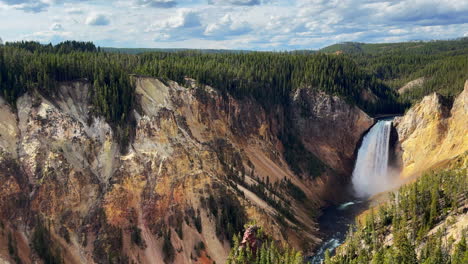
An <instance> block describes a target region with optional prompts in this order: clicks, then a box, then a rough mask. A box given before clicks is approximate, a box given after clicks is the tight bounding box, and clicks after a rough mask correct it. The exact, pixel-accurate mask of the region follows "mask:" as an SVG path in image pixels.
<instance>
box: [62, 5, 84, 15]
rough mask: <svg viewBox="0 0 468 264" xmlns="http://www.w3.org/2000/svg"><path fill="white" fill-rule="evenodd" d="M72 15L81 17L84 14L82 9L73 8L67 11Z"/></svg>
mask: <svg viewBox="0 0 468 264" xmlns="http://www.w3.org/2000/svg"><path fill="white" fill-rule="evenodd" d="M65 12H67V13H68V14H70V15H81V14H83V13H84V10H83V9H82V8H77V7H72V8H68V9H66V10H65Z"/></svg>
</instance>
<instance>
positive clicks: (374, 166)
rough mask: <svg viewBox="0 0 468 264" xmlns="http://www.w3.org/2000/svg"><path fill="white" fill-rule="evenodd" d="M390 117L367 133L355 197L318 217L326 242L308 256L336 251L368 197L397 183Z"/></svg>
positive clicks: (315, 260) (319, 258)
mask: <svg viewBox="0 0 468 264" xmlns="http://www.w3.org/2000/svg"><path fill="white" fill-rule="evenodd" d="M391 128H392V121H391V120H380V121H378V122H377V123H376V124H375V125H374V126H373V127H372V128H371V129H370V130H369V132H367V134H366V135H365V136H364V138H363V140H362V143H361V146H360V147H359V150H358V155H357V159H356V163H355V167H354V171H353V175H352V187H353V192H354V193H353V194H354V196H355V197H356V198H355V199H354V200H351V201H347V202H345V203H342V204H340V205H337V206H330V207H328V208H325V210H324V211H323V214H322V216H321V217H320V218H319V224H320V230H321V231H322V233H323V234H324V237H323V241H324V242H323V243H322V245H321V246H320V248H319V249H318V250H317V251H316V252H315V254H314V256H312V257H311V258H310V259H309V262H310V263H312V264H320V263H323V260H324V259H325V252H326V250H328V251H330V254H331V255H333V254H334V251H335V249H336V248H337V247H338V246H340V245H341V244H342V243H343V242H344V240H345V239H346V233H347V231H348V230H349V228H350V226H352V224H354V219H355V217H356V216H357V215H359V214H360V213H361V212H363V211H364V210H366V209H367V208H368V201H367V198H369V197H371V196H372V195H375V194H377V193H380V192H384V191H387V190H390V189H392V188H394V187H396V186H397V185H398V183H397V179H398V172H397V170H396V169H393V168H391V166H389V163H388V161H389V152H390V151H389V148H390V132H391Z"/></svg>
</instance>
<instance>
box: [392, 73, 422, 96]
mask: <svg viewBox="0 0 468 264" xmlns="http://www.w3.org/2000/svg"><path fill="white" fill-rule="evenodd" d="M426 81H427V79H426V77H421V78H417V79H415V80H412V81H410V82H408V83H406V84H405V85H403V86H402V87H400V89H398V93H399V94H402V93H404V92H406V91H410V90H412V89H413V88H416V87H421V86H422V85H423V84H424V82H426Z"/></svg>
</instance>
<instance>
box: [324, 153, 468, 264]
mask: <svg viewBox="0 0 468 264" xmlns="http://www.w3.org/2000/svg"><path fill="white" fill-rule="evenodd" d="M460 162H461V163H462V162H463V160H461V161H460ZM459 166H463V165H461V164H459ZM467 175H468V174H467V169H466V167H464V168H462V169H461V168H459V167H458V168H457V166H455V167H454V168H453V169H450V170H445V171H439V172H431V173H427V174H425V175H423V176H422V177H421V178H420V179H418V180H417V181H416V182H415V183H412V184H409V185H406V186H403V187H402V188H400V189H399V191H398V192H396V193H395V194H393V195H392V197H391V199H390V202H388V203H387V204H384V205H382V206H379V208H378V211H377V212H374V211H371V212H370V213H368V214H367V215H366V219H365V221H363V223H360V224H358V226H357V228H356V230H352V229H351V230H350V232H349V233H348V237H347V239H346V242H345V245H344V246H342V248H341V249H340V250H339V251H338V253H337V255H336V256H335V257H333V258H330V257H329V254H328V255H327V257H326V261H325V263H326V264H331V263H340V264H341V263H373V264H381V263H382V264H383V263H385V264H386V263H425V264H426V263H427V264H428V263H434V264H435V263H438V264H443V263H452V264H459V263H460V264H461V263H467V261H468V251H467V250H466V240H465V238H466V232H467V231H468V230H464V231H460V230H459V232H460V235H461V237H462V240H461V241H459V242H458V243H455V242H454V240H453V239H450V238H447V234H446V230H447V228H448V227H449V226H447V225H451V223H450V220H447V221H445V224H443V225H442V224H440V223H441V222H442V221H444V220H446V219H447V217H450V218H453V219H454V218H456V217H457V216H459V215H460V214H463V213H464V212H463V209H462V208H463V206H464V205H466V202H467V200H466V199H467V197H468V188H467V186H468V176H467ZM436 226H439V228H438V229H434V228H435V227H436ZM389 237H393V239H391V240H390V241H393V243H389V242H388V241H389V240H388V238H389Z"/></svg>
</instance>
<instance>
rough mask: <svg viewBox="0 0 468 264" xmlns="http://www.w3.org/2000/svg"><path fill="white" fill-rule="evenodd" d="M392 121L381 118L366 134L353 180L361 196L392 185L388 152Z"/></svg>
mask: <svg viewBox="0 0 468 264" xmlns="http://www.w3.org/2000/svg"><path fill="white" fill-rule="evenodd" d="M391 128H392V121H389V120H381V121H378V122H377V124H375V125H374V126H373V127H372V128H371V129H370V131H369V132H368V133H367V134H366V135H365V136H364V138H363V140H362V145H361V147H360V148H359V151H358V155H357V160H356V164H355V167H354V171H353V176H352V181H353V187H354V190H355V191H356V194H357V195H358V196H359V197H369V196H372V195H374V194H377V193H379V192H382V191H385V190H388V189H390V188H391V187H392V185H393V184H392V180H391V175H390V173H389V168H388V152H389V141H390V130H391Z"/></svg>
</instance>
